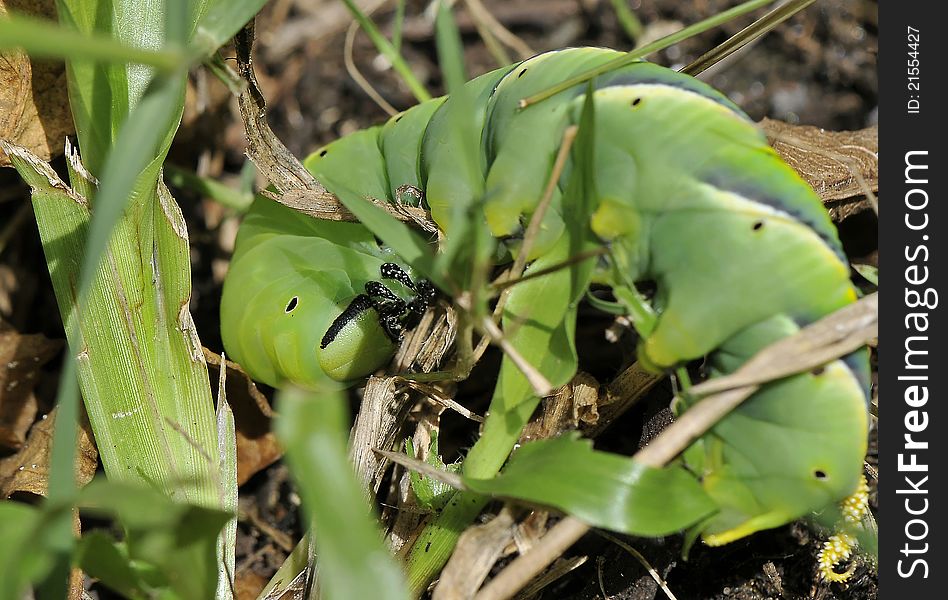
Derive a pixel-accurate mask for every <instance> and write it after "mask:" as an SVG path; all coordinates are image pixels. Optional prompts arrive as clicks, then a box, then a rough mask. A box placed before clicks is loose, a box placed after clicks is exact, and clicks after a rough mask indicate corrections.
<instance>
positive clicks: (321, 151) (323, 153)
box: [319, 150, 329, 156]
mask: <svg viewBox="0 0 948 600" xmlns="http://www.w3.org/2000/svg"><path fill="white" fill-rule="evenodd" d="M327 152H329V150H320V151H319V155H320V156H326V153H327Z"/></svg>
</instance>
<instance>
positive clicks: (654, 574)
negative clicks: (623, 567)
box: [597, 531, 678, 600]
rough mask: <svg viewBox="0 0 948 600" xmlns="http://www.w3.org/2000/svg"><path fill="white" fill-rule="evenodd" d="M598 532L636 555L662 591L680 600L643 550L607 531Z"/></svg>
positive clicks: (675, 599)
mask: <svg viewBox="0 0 948 600" xmlns="http://www.w3.org/2000/svg"><path fill="white" fill-rule="evenodd" d="M597 533H598V534H599V535H601V536H602V537H604V538H606V539H607V540H609V541H610V542H612V543H613V544H615V545H616V546H619V547H620V548H622V549H623V550H625V551H626V552H628V553H629V554H631V555H632V556H633V557H635V560H637V561H639V563H640V564H641V565H642V566H643V567H645V570H646V571H648V574H649V576H651V578H652V579H654V580H655V583H657V584H658V587H660V588H662V591H663V592H664V593H665V595H666V596H667V597H668V599H669V600H678V598H677V597H676V596H675V594H674V593H672V591H671V589H669V587H668V583H667V582H666V581H665V580H664V579H663V578H662V576H661V575H660V574H659V573H658V571H656V570H655V567H653V566H652V565H651V563H649V562H648V559H646V558H645V557H644V556H642V553H641V552H639V551H638V550H636V549H635V548H633V547H632V546H630V545H628V544H626V543H625V542H623V541H622V540H620V539H619V538H617V537H615V536H613V535H609V534H608V533H606V532H605V531H599V532H597Z"/></svg>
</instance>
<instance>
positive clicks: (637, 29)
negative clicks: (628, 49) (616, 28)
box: [610, 0, 645, 42]
mask: <svg viewBox="0 0 948 600" xmlns="http://www.w3.org/2000/svg"><path fill="white" fill-rule="evenodd" d="M610 1H611V2H612V9H613V10H614V11H615V12H616V20H617V21H619V25H620V26H621V27H622V30H623V31H625V34H626V35H627V36H629V39H630V40H632V41H634V42H637V41H638V40H640V39H641V38H642V32H644V31H645V28H644V27H642V22H641V21H639V18H638V17H636V16H635V13H634V12H632V9H631V8H629V5H628V4H627V3H626V0H610Z"/></svg>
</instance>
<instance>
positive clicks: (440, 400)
mask: <svg viewBox="0 0 948 600" xmlns="http://www.w3.org/2000/svg"><path fill="white" fill-rule="evenodd" d="M402 381H404V382H405V384H406V385H407V386H408V387H410V388H411V389H413V390H415V391H417V392H421V393H422V394H424V395H425V396H426V397H427V398H428V399H429V400H431V401H432V402H434V403H436V404H440V405H441V406H443V407H445V408H447V409H449V410H453V411H454V412H456V413H458V414H459V415H461V416H462V417H464V418H465V419H468V420H470V421H474V422H475V423H483V422H484V417H482V416H480V415H479V414H477V413H475V412H474V411H472V410H469V409H468V408H467V407H465V406H462V405H461V404H459V403H457V402H455V401H454V400H453V399H451V398H449V397H448V396H445V395H444V394H443V393H441V391H440V390H438V389H436V388H434V387H432V386H430V385H425V384H423V383H421V382H419V381H413V380H411V379H402Z"/></svg>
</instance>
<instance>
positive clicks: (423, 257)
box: [326, 180, 446, 288]
mask: <svg viewBox="0 0 948 600" xmlns="http://www.w3.org/2000/svg"><path fill="white" fill-rule="evenodd" d="M326 185H327V187H328V188H330V189H332V190H333V191H334V192H336V196H337V197H338V198H339V201H340V202H342V204H343V205H344V206H345V207H346V208H348V209H349V210H350V211H351V212H352V214H354V215H355V216H356V217H357V218H358V219H359V221H360V222H361V223H362V224H363V225H365V226H366V227H368V229H369V231H371V232H372V233H374V234H375V235H376V236H378V237H379V239H381V240H382V241H383V242H385V245H386V246H388V247H389V248H391V249H392V250H394V251H395V252H396V253H398V255H399V256H401V257H402V258H403V259H404V260H405V261H406V262H407V263H408V264H409V265H411V266H412V268H414V269H416V270H417V271H418V272H419V273H421V274H422V275H424V276H425V277H426V278H428V279H429V280H430V281H431V282H432V283H434V284H435V285H437V286H438V287H442V288H444V287H445V285H446V281H445V280H444V278H443V277H442V276H441V275H440V274H439V273H437V272H435V268H434V264H435V263H434V260H435V257H434V252H433V251H432V249H431V246H430V245H429V244H428V243H427V242H425V241H424V240H423V239H422V238H421V236H419V235H418V234H417V233H416V232H415V231H413V230H412V229H410V228H409V227H408V226H407V225H406V224H405V223H403V222H401V221H399V220H398V219H396V218H395V217H393V216H392V215H390V214H388V213H387V212H385V211H384V210H382V209H381V208H379V207H378V206H375V205H374V204H372V203H371V202H369V201H367V200H366V199H365V198H362V197H361V196H360V195H359V194H357V193H355V192H353V191H352V190H351V189H349V188H348V187H347V186H346V185H344V184H343V183H342V182H336V181H333V180H327V182H326Z"/></svg>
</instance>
